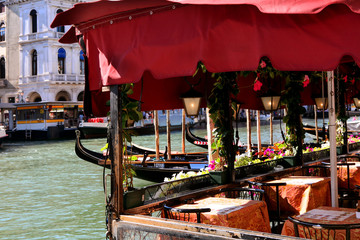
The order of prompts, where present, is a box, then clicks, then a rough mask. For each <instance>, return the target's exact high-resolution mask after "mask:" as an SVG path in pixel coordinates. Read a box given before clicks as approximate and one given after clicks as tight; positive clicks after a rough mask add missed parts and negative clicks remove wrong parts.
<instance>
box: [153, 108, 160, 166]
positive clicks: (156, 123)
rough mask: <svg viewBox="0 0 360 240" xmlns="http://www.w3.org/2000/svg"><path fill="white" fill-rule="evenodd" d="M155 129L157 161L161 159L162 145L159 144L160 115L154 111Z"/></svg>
mask: <svg viewBox="0 0 360 240" xmlns="http://www.w3.org/2000/svg"><path fill="white" fill-rule="evenodd" d="M154 129H155V153H156V159H160V147H159V145H160V143H159V141H160V140H159V139H160V136H159V115H158V111H154Z"/></svg>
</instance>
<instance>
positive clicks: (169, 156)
mask: <svg viewBox="0 0 360 240" xmlns="http://www.w3.org/2000/svg"><path fill="white" fill-rule="evenodd" d="M166 140H167V147H168V154H167V158H168V159H169V160H171V130H170V111H169V110H166Z"/></svg>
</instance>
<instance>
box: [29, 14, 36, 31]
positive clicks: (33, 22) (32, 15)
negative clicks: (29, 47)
mask: <svg viewBox="0 0 360 240" xmlns="http://www.w3.org/2000/svg"><path fill="white" fill-rule="evenodd" d="M30 17H31V32H32V33H36V32H37V12H36V11H35V10H34V9H33V10H31V12H30Z"/></svg>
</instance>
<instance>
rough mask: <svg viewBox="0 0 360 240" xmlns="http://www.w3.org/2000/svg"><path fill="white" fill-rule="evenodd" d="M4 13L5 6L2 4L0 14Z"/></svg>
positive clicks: (0, 4)
mask: <svg viewBox="0 0 360 240" xmlns="http://www.w3.org/2000/svg"><path fill="white" fill-rule="evenodd" d="M3 12H5V5H4V3H0V13H3Z"/></svg>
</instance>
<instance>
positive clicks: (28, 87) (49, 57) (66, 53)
mask: <svg viewBox="0 0 360 240" xmlns="http://www.w3.org/2000/svg"><path fill="white" fill-rule="evenodd" d="M78 2H84V1H75V0H65V1H64V0H5V1H0V4H1V5H0V6H1V12H0V101H1V102H5V103H7V102H39V101H81V100H83V90H84V81H85V76H84V70H85V64H84V57H83V52H82V51H81V49H80V47H79V44H77V43H75V44H61V43H59V41H58V40H59V39H60V38H61V37H62V36H63V35H64V34H65V32H66V31H67V30H68V29H69V26H65V27H58V28H56V29H52V28H50V24H51V22H52V20H53V19H54V17H55V15H56V14H58V13H61V12H63V11H65V10H67V9H69V8H71V7H72V6H73V5H74V4H75V3H78Z"/></svg>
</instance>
